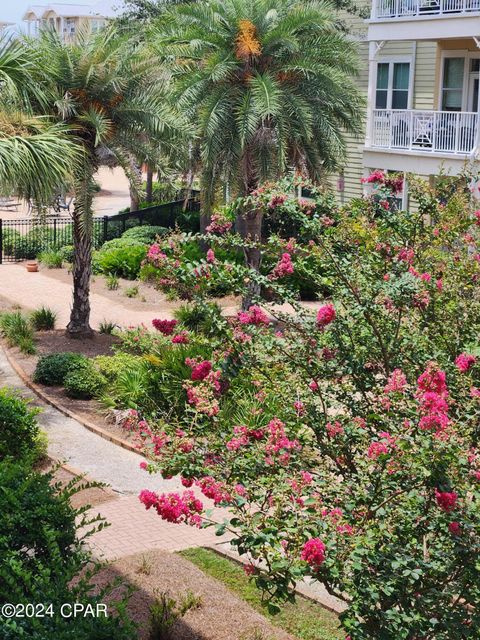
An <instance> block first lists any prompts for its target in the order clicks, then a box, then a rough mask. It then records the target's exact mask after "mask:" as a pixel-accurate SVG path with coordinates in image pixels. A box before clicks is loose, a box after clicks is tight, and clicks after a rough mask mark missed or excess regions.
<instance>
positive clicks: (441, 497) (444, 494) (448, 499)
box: [435, 489, 458, 513]
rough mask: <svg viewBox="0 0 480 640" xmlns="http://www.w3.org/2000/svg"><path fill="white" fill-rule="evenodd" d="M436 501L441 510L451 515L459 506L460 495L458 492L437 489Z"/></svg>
mask: <svg viewBox="0 0 480 640" xmlns="http://www.w3.org/2000/svg"><path fill="white" fill-rule="evenodd" d="M435 500H436V501H437V504H438V506H439V507H440V509H443V511H446V512H447V513H450V511H453V510H454V509H455V507H456V506H457V501H458V493H457V492H456V491H439V490H438V489H435Z"/></svg>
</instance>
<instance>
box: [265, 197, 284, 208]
mask: <svg viewBox="0 0 480 640" xmlns="http://www.w3.org/2000/svg"><path fill="white" fill-rule="evenodd" d="M286 200H287V196H286V195H285V194H284V193H279V194H274V195H273V196H272V197H271V198H270V201H269V203H268V208H269V209H275V207H278V206H279V205H281V204H283V203H284V202H285V201H286Z"/></svg>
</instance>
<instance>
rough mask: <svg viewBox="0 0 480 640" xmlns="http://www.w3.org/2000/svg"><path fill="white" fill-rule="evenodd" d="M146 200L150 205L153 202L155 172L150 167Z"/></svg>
mask: <svg viewBox="0 0 480 640" xmlns="http://www.w3.org/2000/svg"><path fill="white" fill-rule="evenodd" d="M145 200H146V201H147V202H148V203H152V202H153V171H152V170H151V169H150V167H148V170H147V188H146V193H145Z"/></svg>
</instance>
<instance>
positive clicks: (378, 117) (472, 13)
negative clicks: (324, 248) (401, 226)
mask: <svg viewBox="0 0 480 640" xmlns="http://www.w3.org/2000/svg"><path fill="white" fill-rule="evenodd" d="M354 31H355V35H356V37H357V39H358V40H359V42H360V44H359V47H360V53H361V58H362V64H363V68H362V70H361V73H360V76H359V83H360V84H361V86H362V88H363V89H364V90H365V95H366V97H367V112H366V118H365V136H364V137H363V138H362V139H359V140H354V139H349V144H348V150H349V154H348V156H349V157H348V162H347V164H346V167H345V169H344V172H343V173H342V174H341V175H340V176H339V178H338V181H337V191H338V194H339V198H340V200H343V201H346V200H348V199H349V198H351V197H354V196H358V195H360V194H361V192H362V186H361V184H360V180H361V178H362V177H363V176H365V175H368V174H369V173H371V171H373V170H375V169H382V170H384V171H395V172H405V173H408V172H411V173H415V174H418V175H421V176H425V177H427V178H430V179H432V180H433V179H434V178H435V176H436V175H438V174H439V173H440V172H441V171H442V170H443V171H444V172H446V173H449V174H451V175H457V174H459V173H461V172H462V170H464V169H465V167H466V166H468V165H472V163H473V162H475V161H476V160H477V159H478V158H479V155H480V119H479V110H480V100H479V97H480V96H479V93H480V92H479V71H480V0H373V1H372V6H371V15H370V18H369V19H368V20H366V21H365V22H364V23H363V26H362V24H361V21H360V20H357V21H356V22H355V24H354ZM407 189H408V185H407V186H406V188H405V191H404V194H403V206H404V207H406V206H407V205H408V193H407Z"/></svg>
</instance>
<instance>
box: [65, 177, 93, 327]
mask: <svg viewBox="0 0 480 640" xmlns="http://www.w3.org/2000/svg"><path fill="white" fill-rule="evenodd" d="M75 182H76V184H75V194H76V199H75V210H74V212H73V250H74V259H73V306H72V311H71V313H70V322H69V323H68V325H67V335H68V337H70V338H91V337H92V336H93V330H92V328H91V327H90V278H91V275H92V231H93V211H92V202H93V188H92V187H93V173H92V174H91V175H88V176H84V177H82V178H81V179H80V180H78V181H75Z"/></svg>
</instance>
